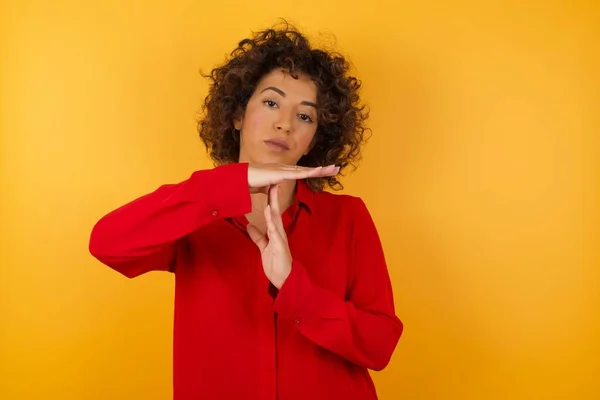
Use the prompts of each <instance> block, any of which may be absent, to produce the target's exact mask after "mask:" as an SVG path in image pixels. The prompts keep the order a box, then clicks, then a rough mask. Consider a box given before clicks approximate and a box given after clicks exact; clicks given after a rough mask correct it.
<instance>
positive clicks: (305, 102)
mask: <svg viewBox="0 0 600 400" xmlns="http://www.w3.org/2000/svg"><path fill="white" fill-rule="evenodd" d="M267 90H272V91H274V92H275V93H279V94H280V95H281V97H285V92H284V91H283V90H281V89H279V88H276V87H275V86H269V87H267V88H265V89H263V91H262V92H261V93H264V92H266V91H267ZM300 104H303V105H305V106H311V107H314V108H317V105H316V104H315V103H313V102H312V101H307V100H303V101H301V102H300Z"/></svg>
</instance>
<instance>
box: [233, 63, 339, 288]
mask: <svg viewBox="0 0 600 400" xmlns="http://www.w3.org/2000/svg"><path fill="white" fill-rule="evenodd" d="M317 107H318V105H317V87H316V85H315V84H314V82H313V81H312V80H311V79H310V77H309V76H307V75H304V74H300V75H299V76H298V79H294V78H293V77H292V76H290V75H289V74H286V73H285V72H284V71H282V70H278V69H276V70H273V71H271V72H270V73H268V74H266V75H265V76H264V77H263V78H262V79H261V80H260V82H259V83H258V85H257V87H256V90H255V91H254V93H253V95H252V96H251V98H250V100H249V101H248V104H247V106H246V109H245V110H244V111H243V113H240V115H239V117H237V118H236V119H235V120H234V121H233V122H234V127H235V128H236V129H237V130H238V131H239V132H240V133H239V134H240V157H239V162H247V163H249V169H248V186H249V188H250V192H251V193H252V194H251V196H252V211H251V212H250V213H249V214H247V215H246V218H247V220H248V222H249V224H248V227H247V230H248V234H249V235H250V238H251V239H252V240H253V241H254V243H255V244H256V245H257V247H258V248H259V249H260V251H261V256H262V263H263V269H264V272H265V275H266V276H267V278H268V279H269V280H270V281H271V283H273V285H274V286H275V287H277V288H281V286H282V285H283V284H284V282H285V280H286V279H287V277H288V276H289V274H290V272H291V268H292V255H291V253H290V249H289V245H288V242H287V235H286V233H285V229H284V227H283V222H282V218H281V215H282V213H283V212H285V210H286V209H287V208H288V207H289V206H290V205H291V204H292V203H293V201H294V191H295V187H296V180H297V179H304V178H308V177H319V176H332V175H335V174H337V173H338V172H339V168H337V167H335V166H324V167H317V168H307V167H299V166H297V163H298V161H299V160H300V158H301V157H302V156H303V155H305V154H308V152H309V151H310V150H311V145H312V142H313V139H314V136H315V133H316V131H317V125H318V120H317V115H318V114H317ZM274 140H275V141H276V142H277V141H278V142H279V143H280V144H281V143H283V146H280V145H278V144H276V143H274V142H273V141H274Z"/></svg>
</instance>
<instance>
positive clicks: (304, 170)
mask: <svg viewBox="0 0 600 400" xmlns="http://www.w3.org/2000/svg"><path fill="white" fill-rule="evenodd" d="M339 172H340V168H339V167H336V166H335V165H328V166H326V167H316V168H309V167H299V169H297V170H287V175H288V176H286V178H287V179H304V178H316V177H325V176H334V175H337V174H338V173H339Z"/></svg>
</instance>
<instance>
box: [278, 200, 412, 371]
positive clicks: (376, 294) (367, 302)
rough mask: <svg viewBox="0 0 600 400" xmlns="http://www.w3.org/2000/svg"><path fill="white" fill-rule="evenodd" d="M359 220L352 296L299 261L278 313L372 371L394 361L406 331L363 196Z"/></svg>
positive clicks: (318, 341)
mask: <svg viewBox="0 0 600 400" xmlns="http://www.w3.org/2000/svg"><path fill="white" fill-rule="evenodd" d="M354 208H355V209H354V210H353V211H354V213H355V214H354V215H356V225H355V227H354V232H355V233H354V239H353V243H351V244H350V246H349V248H350V249H352V250H350V251H353V253H354V254H353V266H352V275H351V282H350V293H349V298H348V300H347V301H344V299H342V298H340V297H339V296H337V295H335V294H333V293H332V292H330V291H328V290H326V289H323V288H321V287H319V286H317V285H315V284H314V283H313V282H311V280H310V277H309V276H308V274H307V272H306V268H305V267H304V266H303V265H302V264H301V263H300V262H298V261H296V260H294V261H293V262H292V270H291V273H290V275H289V276H288V277H287V279H286V281H285V283H284V284H283V286H282V287H281V289H280V291H279V293H278V295H277V298H276V301H275V304H274V309H275V312H277V313H278V315H279V316H281V317H282V318H285V319H288V320H290V321H293V322H294V323H295V326H296V327H297V329H298V330H299V331H300V332H301V333H302V334H303V335H304V336H306V337H307V338H308V339H310V340H312V341H313V342H315V343H316V344H318V345H319V346H321V347H323V348H325V349H327V350H330V351H332V352H334V353H336V354H338V355H339V356H341V357H343V358H345V359H346V360H348V361H350V362H352V363H354V364H357V365H360V366H363V367H366V368H369V369H373V370H377V371H378V370H382V369H383V368H385V366H386V365H387V364H388V363H389V361H390V358H391V356H392V353H393V351H394V349H395V347H396V345H397V343H398V340H399V339H400V336H401V334H402V331H403V324H402V322H401V321H400V320H399V319H398V317H396V315H395V309H394V302H393V294H392V287H391V283H390V278H389V275H388V271H387V267H386V262H385V258H384V253H383V249H382V246H381V242H380V240H379V236H378V234H377V230H376V228H375V225H374V223H373V221H372V219H371V216H370V215H369V212H368V210H367V208H366V206H365V205H364V203H363V202H362V201H359V202H357V204H356V205H355V207H354Z"/></svg>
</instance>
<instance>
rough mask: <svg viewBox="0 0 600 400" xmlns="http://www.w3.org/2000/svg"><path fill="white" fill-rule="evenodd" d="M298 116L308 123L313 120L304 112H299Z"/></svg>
mask: <svg viewBox="0 0 600 400" xmlns="http://www.w3.org/2000/svg"><path fill="white" fill-rule="evenodd" d="M298 116H299V117H300V119H301V120H302V121H304V122H309V123H311V122H313V120H312V118H311V117H309V116H308V115H306V114H299V115H298Z"/></svg>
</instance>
